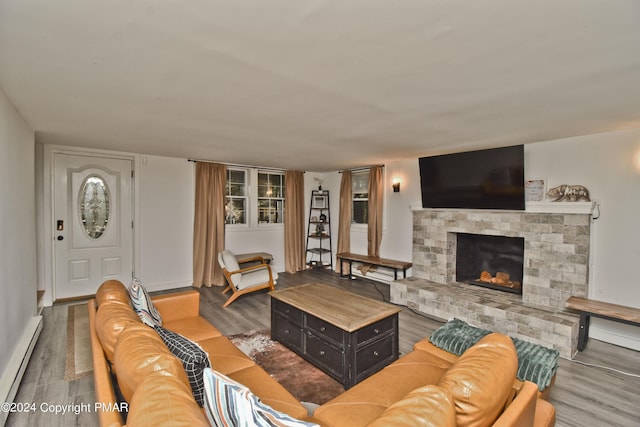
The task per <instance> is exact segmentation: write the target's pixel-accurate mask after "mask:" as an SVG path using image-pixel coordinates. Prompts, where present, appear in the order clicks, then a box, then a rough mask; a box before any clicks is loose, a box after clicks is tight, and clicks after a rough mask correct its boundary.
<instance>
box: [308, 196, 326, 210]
mask: <svg viewBox="0 0 640 427" xmlns="http://www.w3.org/2000/svg"><path fill="white" fill-rule="evenodd" d="M311 207H312V208H313V209H326V208H327V196H313V198H312V199H311Z"/></svg>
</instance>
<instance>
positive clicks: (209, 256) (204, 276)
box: [193, 162, 227, 288]
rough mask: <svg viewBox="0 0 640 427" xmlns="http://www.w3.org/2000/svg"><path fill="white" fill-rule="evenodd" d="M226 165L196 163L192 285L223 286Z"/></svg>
mask: <svg viewBox="0 0 640 427" xmlns="http://www.w3.org/2000/svg"><path fill="white" fill-rule="evenodd" d="M226 179H227V167H226V166H225V165H221V164H217V163H206V162H204V163H203V162H197V163H196V206H195V218H194V226H193V286H195V287H197V288H200V287H202V286H212V285H214V286H224V285H225V280H224V275H223V274H222V268H221V267H220V265H219V264H218V252H221V251H222V250H223V249H224V200H225V186H226Z"/></svg>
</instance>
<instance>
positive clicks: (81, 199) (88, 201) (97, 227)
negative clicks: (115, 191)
mask: <svg viewBox="0 0 640 427" xmlns="http://www.w3.org/2000/svg"><path fill="white" fill-rule="evenodd" d="M109 199H110V197H109V189H108V188H107V185H106V183H105V182H104V180H103V179H102V178H100V177H99V176H97V175H90V176H88V177H87V178H86V179H85V180H84V182H83V183H82V186H81V187H80V194H79V196H78V208H79V209H80V221H81V224H80V225H81V226H82V229H83V230H84V232H85V234H86V235H87V236H88V237H89V238H91V239H99V238H100V236H102V235H103V234H104V232H105V230H106V229H107V226H108V225H109V214H110V211H109V202H110V200H109Z"/></svg>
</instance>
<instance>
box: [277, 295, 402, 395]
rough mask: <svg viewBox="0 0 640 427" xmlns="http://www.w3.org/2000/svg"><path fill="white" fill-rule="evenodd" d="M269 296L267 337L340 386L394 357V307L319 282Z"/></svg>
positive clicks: (366, 373)
mask: <svg viewBox="0 0 640 427" xmlns="http://www.w3.org/2000/svg"><path fill="white" fill-rule="evenodd" d="M269 295H271V337H272V338H273V339H274V340H277V341H280V342H281V343H282V344H284V345H285V346H287V347H288V348H290V349H291V350H293V351H294V352H296V353H298V354H299V355H300V356H302V357H303V358H305V359H306V360H308V361H309V362H311V363H312V364H313V365H314V366H316V367H318V368H320V369H321V370H323V371H324V372H326V373H327V374H329V375H330V376H332V377H333V378H335V379H336V380H338V381H340V382H341V383H342V384H343V385H344V386H345V388H350V387H352V386H353V385H355V384H357V383H358V382H360V381H362V380H363V379H365V378H367V377H368V376H370V375H372V374H374V373H375V372H377V371H379V370H380V369H382V368H384V367H385V366H387V365H388V364H389V363H391V362H393V361H394V360H396V359H397V358H398V312H399V311H400V308H398V307H395V306H393V305H391V304H387V303H384V302H380V301H376V300H372V299H370V298H365V297H362V296H360V295H356V294H353V293H351V292H347V291H344V290H342V289H339V288H336V287H334V286H330V285H324V284H319V283H308V284H306V285H301V286H296V287H293V288H288V289H283V290H277V291H273V292H270V293H269Z"/></svg>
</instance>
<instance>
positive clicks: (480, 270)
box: [456, 233, 524, 295]
mask: <svg viewBox="0 0 640 427" xmlns="http://www.w3.org/2000/svg"><path fill="white" fill-rule="evenodd" d="M523 271H524V238H522V237H506V236H492V235H483V234H469V233H457V236H456V281H457V282H462V283H468V284H472V285H477V286H483V287H485V288H490V289H497V290H500V291H504V292H511V293H514V294H520V295H521V294H522V278H523Z"/></svg>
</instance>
